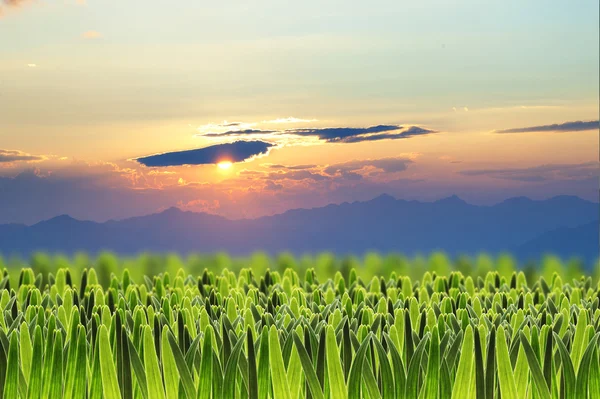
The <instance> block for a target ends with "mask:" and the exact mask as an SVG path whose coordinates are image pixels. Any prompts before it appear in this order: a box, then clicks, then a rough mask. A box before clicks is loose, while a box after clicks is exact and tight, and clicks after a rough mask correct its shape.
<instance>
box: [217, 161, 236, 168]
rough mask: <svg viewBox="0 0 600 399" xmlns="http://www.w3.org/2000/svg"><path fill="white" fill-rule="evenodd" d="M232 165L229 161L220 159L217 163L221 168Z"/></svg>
mask: <svg viewBox="0 0 600 399" xmlns="http://www.w3.org/2000/svg"><path fill="white" fill-rule="evenodd" d="M231 165H233V164H232V163H231V162H230V161H221V162H219V163H218V164H217V166H218V167H219V168H221V169H229V168H231Z"/></svg>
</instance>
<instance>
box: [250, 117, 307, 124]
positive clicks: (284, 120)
mask: <svg viewBox="0 0 600 399" xmlns="http://www.w3.org/2000/svg"><path fill="white" fill-rule="evenodd" d="M317 121H318V119H302V118H294V117H293V116H289V117H287V118H277V119H271V120H267V121H262V123H276V124H279V123H309V122H317Z"/></svg>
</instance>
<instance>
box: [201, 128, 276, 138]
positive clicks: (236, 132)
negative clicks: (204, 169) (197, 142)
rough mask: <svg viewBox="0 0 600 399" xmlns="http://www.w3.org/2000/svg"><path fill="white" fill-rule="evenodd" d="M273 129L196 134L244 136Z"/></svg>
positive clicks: (268, 132)
mask: <svg viewBox="0 0 600 399" xmlns="http://www.w3.org/2000/svg"><path fill="white" fill-rule="evenodd" d="M273 132H274V131H273V130H260V129H243V130H228V131H226V132H222V133H205V134H197V135H196V136H202V137H227V136H244V135H247V134H270V133H273Z"/></svg>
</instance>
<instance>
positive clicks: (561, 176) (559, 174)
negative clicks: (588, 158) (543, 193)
mask: <svg viewBox="0 0 600 399" xmlns="http://www.w3.org/2000/svg"><path fill="white" fill-rule="evenodd" d="M598 166H599V164H598V163H597V162H586V163H581V164H548V165H540V166H535V167H531V168H504V169H502V168H500V169H471V170H463V171H461V172H459V173H460V174H461V175H463V176H487V177H492V178H495V179H505V180H514V181H520V182H527V183H536V182H545V181H549V180H584V179H589V178H593V177H596V178H597V177H598V175H599V170H598Z"/></svg>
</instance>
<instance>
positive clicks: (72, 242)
mask: <svg viewBox="0 0 600 399" xmlns="http://www.w3.org/2000/svg"><path fill="white" fill-rule="evenodd" d="M598 218H599V215H598V204H597V203H593V202H589V201H585V200H582V199H580V198H578V197H572V196H560V197H553V198H550V199H547V200H532V199H529V198H525V197H518V198H511V199H507V200H505V201H503V202H501V203H498V204H496V205H492V206H478V205H472V204H468V203H467V202H465V201H463V200H462V199H460V198H459V197H457V196H451V197H448V198H444V199H440V200H437V201H434V202H420V201H407V200H402V199H395V198H394V197H392V196H390V195H386V194H384V195H381V196H379V197H376V198H374V199H372V200H370V201H363V202H352V203H348V202H345V203H342V204H337V205H336V204H331V205H327V206H325V207H321V208H313V209H294V210H289V211H287V212H284V213H282V214H278V215H274V216H265V217H261V218H257V219H241V220H230V219H227V218H224V217H221V216H217V215H212V214H207V213H195V212H186V211H182V210H180V209H178V208H169V209H167V210H164V211H162V212H160V213H155V214H151V215H147V216H141V217H134V218H129V219H123V220H111V221H108V222H104V223H97V222H91V221H80V220H76V219H73V218H71V217H70V216H68V215H61V216H57V217H55V218H52V219H49V220H46V221H43V222H40V223H37V224H34V225H31V226H25V225H19V224H7V225H0V253H2V254H3V255H4V256H10V255H13V254H16V255H20V256H28V255H30V254H31V253H33V252H34V251H37V250H44V251H50V252H63V253H72V252H75V251H89V252H92V253H96V252H98V251H101V250H111V251H114V252H117V253H120V254H135V253H139V252H141V251H173V252H178V253H182V254H185V253H189V252H215V251H227V252H229V253H232V254H235V255H245V254H249V253H252V252H254V251H257V250H263V251H266V252H269V253H277V252H281V251H289V252H292V253H295V254H302V253H315V252H320V251H331V252H333V253H336V254H340V255H343V254H358V255H360V254H364V253H365V252H367V251H370V250H374V251H381V252H401V253H404V254H407V255H409V256H412V255H415V254H419V253H420V254H427V253H429V252H431V251H436V250H442V251H444V252H446V253H448V254H449V255H458V254H467V255H475V254H478V253H480V252H488V253H491V254H498V253H501V252H511V253H514V254H515V255H516V256H517V257H518V258H519V259H525V258H532V257H539V256H542V255H543V254H546V253H552V254H556V255H558V256H578V257H580V258H581V259H583V260H586V261H593V260H595V259H597V258H598Z"/></svg>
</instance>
